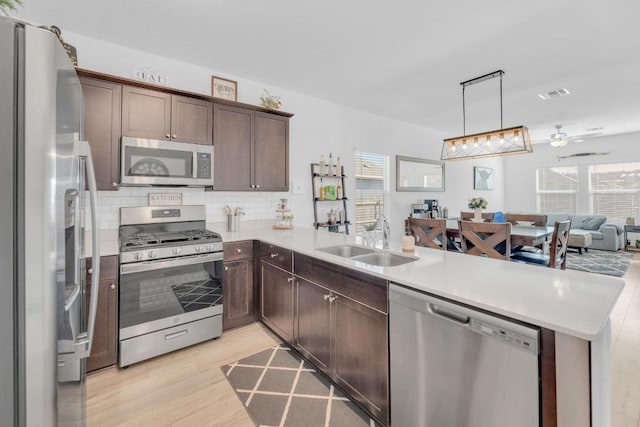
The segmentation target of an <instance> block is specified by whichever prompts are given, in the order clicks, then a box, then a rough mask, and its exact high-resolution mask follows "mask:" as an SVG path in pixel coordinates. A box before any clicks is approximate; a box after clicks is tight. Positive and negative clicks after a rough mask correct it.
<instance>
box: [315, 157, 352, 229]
mask: <svg viewBox="0 0 640 427" xmlns="http://www.w3.org/2000/svg"><path fill="white" fill-rule="evenodd" d="M340 169H341V170H340V175H328V174H320V173H319V172H318V171H319V170H320V164H318V163H311V189H312V194H313V226H314V227H315V229H316V230H317V229H319V228H327V229H328V230H329V231H332V232H335V233H339V232H341V231H342V230H344V232H345V233H346V234H349V226H350V225H351V222H350V221H349V216H348V214H347V201H348V200H349V199H348V198H347V197H346V194H347V193H346V190H345V178H346V177H345V175H344V166H341V167H340ZM320 179H322V180H323V184H328V185H334V183H335V185H337V184H338V183H340V185H341V186H342V198H341V199H336V200H320V197H319V196H318V193H317V190H318V187H319V186H320ZM324 180H326V181H324ZM340 203H341V204H342V209H343V210H344V221H343V222H340V221H337V222H336V223H335V224H329V223H328V222H327V221H324V222H320V221H318V204H320V205H326V206H327V207H331V205H332V204H333V205H338V206H339V204H340Z"/></svg>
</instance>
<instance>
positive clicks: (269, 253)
mask: <svg viewBox="0 0 640 427" xmlns="http://www.w3.org/2000/svg"><path fill="white" fill-rule="evenodd" d="M259 256H260V260H262V261H264V262H267V263H269V264H273V265H275V266H276V267H280V268H282V269H283V270H287V271H292V270H293V265H292V264H293V252H291V251H290V250H288V249H284V248H281V247H280V246H276V245H271V244H269V243H260V252H259Z"/></svg>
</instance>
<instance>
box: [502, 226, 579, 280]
mask: <svg viewBox="0 0 640 427" xmlns="http://www.w3.org/2000/svg"><path fill="white" fill-rule="evenodd" d="M570 230H571V220H570V219H568V220H566V221H556V222H555V224H554V225H553V235H552V237H551V242H550V249H549V254H548V255H545V254H542V253H532V252H529V251H519V252H516V253H514V254H513V255H511V260H512V261H516V262H524V263H526V264H537V265H542V266H547V267H549V268H558V269H560V270H564V269H565V268H566V267H567V248H568V245H569V231H570Z"/></svg>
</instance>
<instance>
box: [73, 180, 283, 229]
mask: <svg viewBox="0 0 640 427" xmlns="http://www.w3.org/2000/svg"><path fill="white" fill-rule="evenodd" d="M149 193H182V204H183V205H206V207H207V221H208V222H223V221H226V217H225V215H224V213H223V211H222V208H223V207H224V205H229V206H230V207H231V208H232V209H234V208H235V207H237V206H241V207H243V208H244V212H245V217H244V218H243V219H246V220H256V219H272V218H274V216H275V208H276V205H277V203H278V200H279V199H280V198H281V197H286V193H270V192H257V191H256V192H226V191H207V192H205V191H204V190H203V189H202V188H187V187H180V188H164V187H154V188H149V187H122V188H120V189H119V190H118V191H98V211H99V213H100V217H99V220H100V228H101V229H114V228H118V227H119V226H120V214H119V212H120V208H121V207H125V206H127V207H128V206H147V205H148V201H149ZM85 224H86V228H91V220H90V218H89V217H88V216H87V217H86V219H85Z"/></svg>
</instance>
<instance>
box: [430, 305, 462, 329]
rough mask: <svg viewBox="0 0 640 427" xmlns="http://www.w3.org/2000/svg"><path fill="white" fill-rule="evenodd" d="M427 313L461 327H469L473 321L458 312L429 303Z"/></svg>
mask: <svg viewBox="0 0 640 427" xmlns="http://www.w3.org/2000/svg"><path fill="white" fill-rule="evenodd" d="M427 311H428V312H429V313H430V314H432V315H434V316H436V317H440V318H441V319H445V320H449V321H451V322H454V323H457V324H459V325H461V326H469V322H470V321H471V317H469V316H465V315H464V314H462V313H459V312H457V311H454V310H450V309H447V308H444V307H441V306H439V305H437V304H432V303H427Z"/></svg>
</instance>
